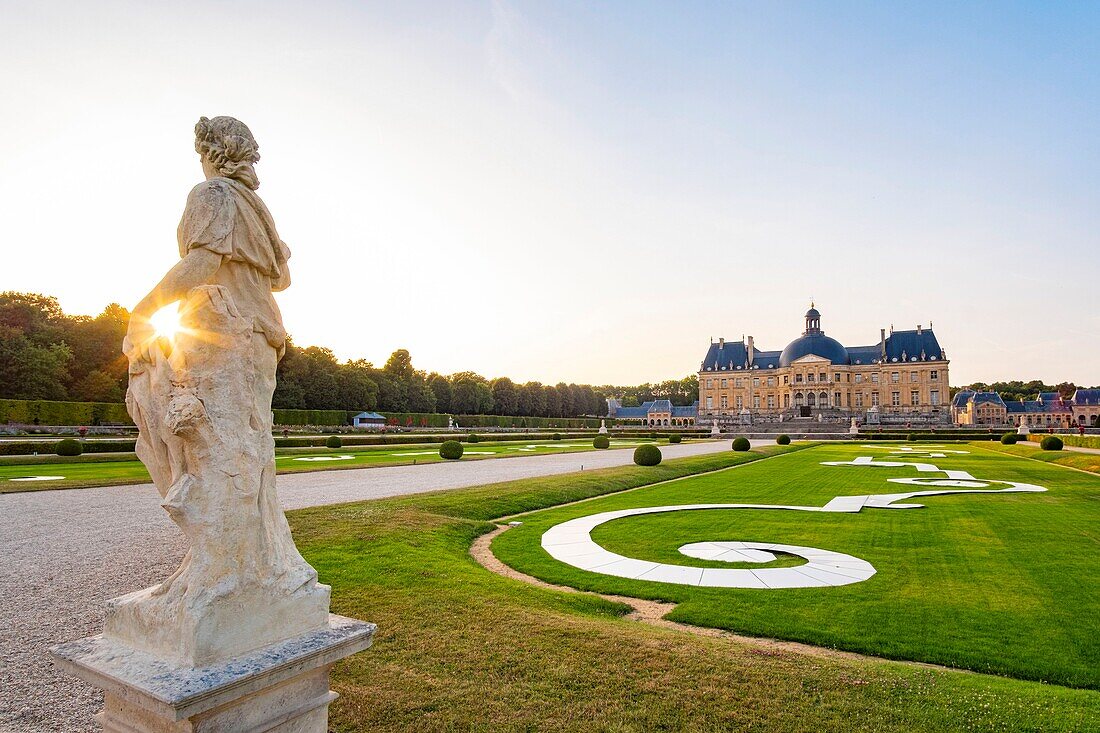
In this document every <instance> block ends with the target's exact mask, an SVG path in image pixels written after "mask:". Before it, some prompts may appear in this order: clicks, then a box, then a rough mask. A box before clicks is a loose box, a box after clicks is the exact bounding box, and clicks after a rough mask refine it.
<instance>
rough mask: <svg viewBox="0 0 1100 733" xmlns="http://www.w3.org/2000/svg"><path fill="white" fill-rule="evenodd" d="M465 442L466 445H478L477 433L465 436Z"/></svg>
mask: <svg viewBox="0 0 1100 733" xmlns="http://www.w3.org/2000/svg"><path fill="white" fill-rule="evenodd" d="M466 442H467V443H479V442H481V438H479V437H477V433H470V434H469V435H467V436H466Z"/></svg>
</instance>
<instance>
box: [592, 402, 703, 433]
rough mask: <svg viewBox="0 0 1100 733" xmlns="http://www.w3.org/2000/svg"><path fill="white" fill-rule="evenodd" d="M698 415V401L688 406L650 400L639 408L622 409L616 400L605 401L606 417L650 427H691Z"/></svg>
mask: <svg viewBox="0 0 1100 733" xmlns="http://www.w3.org/2000/svg"><path fill="white" fill-rule="evenodd" d="M698 414H699V402H698V400H696V401H695V402H694V403H693V404H691V405H688V406H679V405H674V404H672V402H670V401H669V400H650V401H649V402H643V403H642V404H641V406H639V407H623V405H622V401H621V400H618V399H609V400H608V401H607V416H608V417H610V418H614V419H616V420H621V421H623V422H627V423H637V424H640V425H646V426H651V427H666V426H667V427H691V426H693V425H695V422H696V419H697V417H698Z"/></svg>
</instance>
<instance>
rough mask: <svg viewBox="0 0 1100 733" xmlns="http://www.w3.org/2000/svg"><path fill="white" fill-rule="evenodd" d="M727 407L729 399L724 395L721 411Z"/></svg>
mask: <svg viewBox="0 0 1100 733" xmlns="http://www.w3.org/2000/svg"><path fill="white" fill-rule="evenodd" d="M729 406H730V405H729V398H728V397H726V396H725V395H722V409H723V410H724V409H726V408H727V407H729Z"/></svg>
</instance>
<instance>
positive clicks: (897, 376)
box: [890, 372, 901, 384]
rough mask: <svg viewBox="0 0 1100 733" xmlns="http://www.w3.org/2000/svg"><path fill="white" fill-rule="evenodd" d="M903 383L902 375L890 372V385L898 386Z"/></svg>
mask: <svg viewBox="0 0 1100 733" xmlns="http://www.w3.org/2000/svg"><path fill="white" fill-rule="evenodd" d="M900 381H901V374H900V373H898V372H890V383H891V384H897V383H898V382H900Z"/></svg>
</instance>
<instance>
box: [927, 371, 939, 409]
mask: <svg viewBox="0 0 1100 733" xmlns="http://www.w3.org/2000/svg"><path fill="white" fill-rule="evenodd" d="M932 373H933V374H935V372H932ZM929 396H930V397H931V398H932V404H933V405H938V404H940V392H939V390H937V389H934V390H932V392H931V394H930V395H929Z"/></svg>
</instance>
